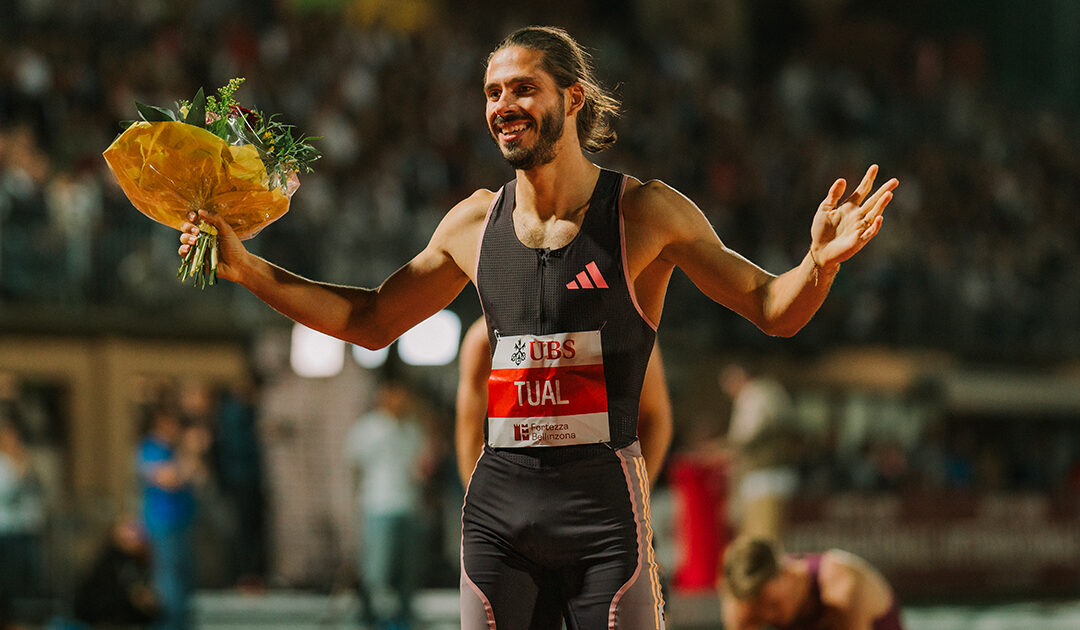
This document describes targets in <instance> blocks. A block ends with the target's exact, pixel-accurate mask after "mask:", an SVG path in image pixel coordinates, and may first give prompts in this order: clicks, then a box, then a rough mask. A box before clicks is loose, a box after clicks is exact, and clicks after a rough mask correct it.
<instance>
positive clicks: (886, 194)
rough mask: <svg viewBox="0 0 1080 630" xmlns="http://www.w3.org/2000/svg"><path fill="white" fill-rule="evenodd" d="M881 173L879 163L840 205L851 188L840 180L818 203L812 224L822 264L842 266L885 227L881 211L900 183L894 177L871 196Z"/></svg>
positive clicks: (817, 258) (812, 249)
mask: <svg viewBox="0 0 1080 630" xmlns="http://www.w3.org/2000/svg"><path fill="white" fill-rule="evenodd" d="M877 172H878V167H877V165H876V164H874V165H871V166H870V168H869V169H867V171H866V175H864V176H863V179H862V182H860V183H859V186H858V188H856V189H855V191H854V192H852V193H851V195H850V196H849V197H848V198H847V199H845V200H844V202H843V203H840V205H837V203H839V201H840V197H842V196H843V194H844V190H845V189H846V188H847V182H845V181H844V180H843V179H838V180H836V181H835V182H833V185H832V187H831V188H829V194H828V195H827V196H826V197H825V200H824V201H822V202H821V205H820V206H818V209H817V213H816V214H815V215H814V223H813V225H812V226H811V227H810V237H811V239H812V240H811V244H810V254H811V256H812V257H813V259H814V261H815V262H816V263H817V264H818V265H820V266H822V267H833V266H835V265H839V264H840V263H842V262H844V261H845V260H847V259H848V258H851V257H852V256H854V255H855V253H856V252H858V251H859V250H860V249H862V248H863V246H865V245H866V244H867V243H869V242H870V239H872V238H874V236H876V235H877V233H878V231H879V230H880V229H881V223H882V220H883V218H882V216H881V214H882V212H884V211H885V206H887V205H889V201H891V200H892V197H893V194H892V191H893V190H894V189H895V188H896V186H897V185H898V184H899V182H898V181H897V180H896V179H895V178H893V179H890V180H889V181H887V182H885V183H884V184H882V185H881V188H878V189H877V191H876V192H874V194H873V195H870V196H869V197H867V195H869V194H870V190H871V189H872V188H873V187H874V179H875V178H876V177H877Z"/></svg>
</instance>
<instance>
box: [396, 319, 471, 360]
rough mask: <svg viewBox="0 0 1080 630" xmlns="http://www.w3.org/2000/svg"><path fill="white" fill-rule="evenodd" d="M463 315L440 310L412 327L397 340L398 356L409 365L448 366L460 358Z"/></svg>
mask: <svg viewBox="0 0 1080 630" xmlns="http://www.w3.org/2000/svg"><path fill="white" fill-rule="evenodd" d="M460 340H461V318H459V317H458V316H457V315H456V314H455V313H454V312H453V311H445V310H444V311H439V312H438V313H435V314H434V315H432V316H431V317H429V318H427V319H425V320H424V321H422V322H420V323H419V324H417V325H416V326H413V328H412V329H411V330H409V331H408V332H407V333H405V334H404V335H402V336H401V339H400V340H399V341H398V356H400V357H401V360H402V361H404V362H405V363H406V364H408V365H446V364H447V363H450V362H451V361H453V360H454V358H455V357H457V353H458V342H459V341H460Z"/></svg>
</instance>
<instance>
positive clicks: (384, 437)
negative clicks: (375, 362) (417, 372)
mask: <svg viewBox="0 0 1080 630" xmlns="http://www.w3.org/2000/svg"><path fill="white" fill-rule="evenodd" d="M411 396H412V392H411V391H410V390H409V388H408V386H407V385H406V383H405V382H404V381H401V380H399V379H398V378H396V377H384V378H383V380H382V381H381V382H380V383H379V391H378V398H377V400H378V402H377V405H376V407H375V408H374V409H372V410H371V411H369V412H367V413H365V414H364V415H363V416H361V417H360V418H358V419H357V421H356V422H355V423H354V424H353V426H352V428H351V429H350V430H349V433H348V436H347V437H346V438H345V456H346V457H347V458H348V460H349V463H350V465H351V466H352V468H353V469H354V470H355V471H356V472H358V473H359V484H358V485H359V492H358V506H357V507H358V508H359V510H358V512H359V513H360V514H362V515H363V520H362V523H363V526H362V528H361V532H362V533H361V541H360V545H358V550H359V551H360V553H359V556H358V561H359V562H358V568H359V569H360V584H361V588H362V589H366V591H365V592H363V593H362V594H361V595H362V597H364V601H365V602H366V603H369V604H370V603H381V602H382V600H383V599H384V598H383V597H382V596H383V595H386V596H388V597H387V599H392V600H393V604H392V605H393V607H394V608H393V610H389V609H382V608H380V609H379V610H372V609H365V610H364V614H365V615H366V617H365V621H366V625H369V626H376V627H378V628H409V627H411V626H412V622H413V610H412V597H413V593H414V592H415V590H416V586H417V582H418V581H419V578H420V571H419V570H420V566H419V565H420V563H419V561H420V560H421V556H422V553H421V552H422V550H423V547H422V546H421V545H418V543H417V541H419V540H422V539H423V532H422V522H421V508H422V505H421V498H422V497H421V495H422V491H423V484H424V481H425V479H424V477H425V476H426V475H425V470H427V469H430V465H426V462H425V460H426V459H430V457H428V455H429V453H430V448H429V446H428V440H427V439H426V438H425V431H424V430H423V429H422V428H421V427H420V425H419V422H417V421H416V419H415V418H414V417H413V416H412V415H411V412H410V406H411V401H410V397H411ZM372 595H374V596H375V597H374V598H373V597H372ZM372 600H374V602H373V601H372Z"/></svg>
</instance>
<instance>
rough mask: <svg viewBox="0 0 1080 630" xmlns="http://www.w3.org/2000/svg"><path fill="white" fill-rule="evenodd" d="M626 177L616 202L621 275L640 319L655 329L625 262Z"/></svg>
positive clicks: (655, 326) (627, 177)
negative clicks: (623, 202)
mask: <svg viewBox="0 0 1080 630" xmlns="http://www.w3.org/2000/svg"><path fill="white" fill-rule="evenodd" d="M628 179H629V176H627V175H623V180H622V184H620V185H619V202H618V206H619V244H620V247H619V248H620V249H621V250H622V268H623V276H624V277H625V278H626V290H627V291H628V292H629V293H630V301H631V302H633V303H634V308H635V309H636V310H637V312H638V315H640V316H641V319H643V320H645V323H646V324H648V325H649V327H650V328H652V329H653V330H656V329H657V328H658V326H657V325H656V324H654V323H653V322H652V320H650V319H649V317H648V315H646V314H645V311H643V310H641V305H640V304H638V300H637V293H635V292H634V281H633V279H631V278H630V265H629V264H628V263H627V258H626V220H625V219H624V217H623V210H622V198H623V193H625V192H626V182H627V180H628Z"/></svg>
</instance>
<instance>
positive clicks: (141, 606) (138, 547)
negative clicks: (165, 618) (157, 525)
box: [74, 516, 160, 627]
mask: <svg viewBox="0 0 1080 630" xmlns="http://www.w3.org/2000/svg"><path fill="white" fill-rule="evenodd" d="M159 611H160V609H159V604H158V598H157V595H156V594H155V593H154V588H153V585H152V583H151V574H150V552H149V548H148V547H147V544H146V535H145V533H144V532H143V529H142V525H141V524H140V523H139V522H138V521H137V520H136V519H135V518H134V517H132V516H125V517H122V518H120V519H119V520H117V522H116V523H115V524H114V525H113V526H112V529H111V530H110V532H109V538H108V540H107V541H106V542H105V545H104V547H102V549H101V551H100V552H99V553H98V556H97V559H96V560H95V561H94V564H93V566H92V567H91V568H90V570H89V571H88V572H87V573H86V574H85V575H84V576H83V579H82V580H81V581H80V582H79V584H78V587H77V589H76V591H75V610H74V612H75V618H76V619H78V620H79V621H81V622H83V623H86V624H89V625H92V626H94V627H98V626H101V625H124V626H145V625H148V624H150V623H152V622H153V621H155V620H156V619H157V618H158V614H159Z"/></svg>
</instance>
